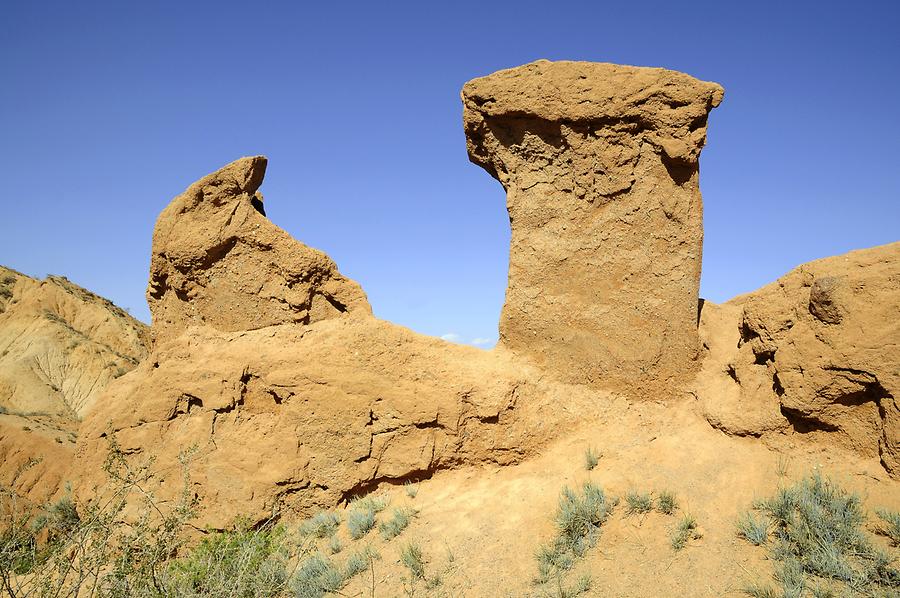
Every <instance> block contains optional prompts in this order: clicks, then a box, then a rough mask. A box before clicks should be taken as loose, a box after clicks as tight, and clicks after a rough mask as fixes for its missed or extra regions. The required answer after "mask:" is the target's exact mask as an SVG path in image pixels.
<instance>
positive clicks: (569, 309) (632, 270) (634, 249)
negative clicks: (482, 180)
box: [462, 60, 723, 398]
mask: <svg viewBox="0 0 900 598" xmlns="http://www.w3.org/2000/svg"><path fill="white" fill-rule="evenodd" d="M722 95H723V91H722V88H721V87H720V86H718V85H716V84H715V83H707V82H704V81H698V80H697V79H694V78H692V77H690V76H688V75H685V74H683V73H678V72H674V71H667V70H664V69H656V68H637V67H629V66H618V65H614V64H599V63H587V62H548V61H546V60H541V61H538V62H535V63H532V64H527V65H525V66H521V67H517V68H514V69H509V70H505V71H500V72H498V73H494V74H493V75H489V76H487V77H483V78H480V79H475V80H473V81H470V82H468V83H467V84H466V85H465V87H464V88H463V91H462V99H463V103H464V106H465V111H464V123H465V130H466V137H467V141H468V149H469V157H470V159H471V160H472V161H473V162H475V163H476V164H478V165H480V166H482V167H483V168H484V169H485V170H487V171H488V172H489V173H490V174H491V175H492V176H494V177H495V178H496V179H497V180H499V181H500V183H501V184H502V185H503V187H504V188H505V189H506V193H507V208H508V210H509V220H510V225H511V227H512V242H511V246H510V256H509V286H508V288H507V292H506V303H505V305H504V306H503V314H502V316H501V322H500V345H501V346H502V347H505V348H507V349H510V350H512V351H513V352H515V353H516V354H518V355H521V356H525V357H527V358H529V359H530V360H531V361H532V362H534V363H535V364H537V365H538V366H539V367H540V368H542V369H546V370H547V371H548V372H549V373H551V374H553V375H555V376H557V377H558V378H559V379H561V380H564V381H566V382H569V383H578V384H591V385H594V386H600V387H604V388H610V389H614V390H620V391H628V392H630V393H631V394H638V395H644V394H647V395H648V396H650V397H653V398H655V397H658V396H660V393H665V394H671V393H672V391H673V389H675V388H677V387H678V386H679V385H681V384H683V383H685V382H687V381H689V380H690V379H691V377H692V375H693V373H694V371H695V359H696V357H697V352H698V348H699V341H698V338H697V300H698V291H699V284H700V261H701V252H702V240H703V221H702V205H701V198H700V189H699V180H698V158H699V156H700V150H701V149H702V148H703V145H704V143H705V141H706V121H707V115H708V114H709V112H710V110H711V109H712V108H713V107H715V106H717V105H718V104H719V102H720V101H721V100H722Z"/></svg>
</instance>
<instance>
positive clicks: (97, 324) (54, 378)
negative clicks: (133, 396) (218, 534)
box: [0, 267, 149, 498]
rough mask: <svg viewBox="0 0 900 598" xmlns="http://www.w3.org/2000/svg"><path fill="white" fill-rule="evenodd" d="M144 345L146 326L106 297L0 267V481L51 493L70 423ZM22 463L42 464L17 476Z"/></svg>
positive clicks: (65, 458) (66, 455)
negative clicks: (32, 460)
mask: <svg viewBox="0 0 900 598" xmlns="http://www.w3.org/2000/svg"><path fill="white" fill-rule="evenodd" d="M148 344H149V334H148V329H147V327H146V326H145V325H144V324H142V323H140V322H138V321H137V320H135V319H134V318H132V317H131V316H129V315H128V314H127V313H125V312H124V311H122V310H121V309H119V308H118V307H116V306H115V305H113V304H112V303H111V302H109V301H107V300H106V299H103V298H101V297H98V296H97V295H94V294H93V293H91V292H89V291H86V290H85V289H83V288H81V287H79V286H77V285H75V284H72V283H71V282H69V281H68V280H66V279H65V278H62V277H59V276H48V277H47V278H46V279H45V280H43V281H41V280H35V279H33V278H30V277H28V276H25V275H24V274H21V273H19V272H16V271H14V270H10V269H9V268H4V267H0V483H4V484H9V483H11V482H12V480H13V478H16V481H17V484H16V488H17V489H18V490H23V491H24V494H27V495H30V496H33V497H35V498H38V497H43V496H45V495H49V494H52V493H53V492H54V491H55V490H56V488H57V486H58V485H59V483H60V482H61V481H62V480H63V478H64V477H65V475H66V473H67V472H66V470H67V467H68V464H69V461H70V460H71V454H72V451H73V449H74V443H75V434H76V431H77V427H78V421H79V420H80V419H81V418H82V417H83V416H84V415H85V413H87V411H88V410H90V409H91V408H92V407H93V406H94V405H95V403H96V402H97V399H98V397H99V396H100V394H101V392H102V391H103V389H104V388H105V387H106V385H107V384H109V383H110V382H111V381H112V380H115V379H117V378H119V377H120V376H122V375H123V374H125V373H127V372H129V371H130V370H132V369H133V368H134V367H135V365H137V363H138V362H139V361H140V360H141V359H143V357H144V356H145V355H146V354H147V345H148ZM30 459H34V460H37V459H42V460H43V461H42V462H41V463H40V464H38V465H36V466H34V467H31V468H29V470H28V471H27V472H26V471H21V472H20V471H19V470H20V469H21V468H22V467H23V466H24V465H25V464H26V463H28V462H29V460H30ZM17 474H18V476H17Z"/></svg>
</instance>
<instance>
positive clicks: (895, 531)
mask: <svg viewBox="0 0 900 598" xmlns="http://www.w3.org/2000/svg"><path fill="white" fill-rule="evenodd" d="M875 513H876V514H877V515H878V517H880V518H881V520H882V521H883V522H884V523H883V524H882V525H880V526H878V528H877V531H878V533H879V534H881V535H883V536H887V537H888V538H889V539H890V540H891V544H892V545H894V546H900V513H898V512H896V511H885V510H883V509H878V510H877V511H875Z"/></svg>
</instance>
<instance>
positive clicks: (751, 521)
mask: <svg viewBox="0 0 900 598" xmlns="http://www.w3.org/2000/svg"><path fill="white" fill-rule="evenodd" d="M737 532H738V536H740V537H741V538H743V539H745V540H747V541H748V542H750V543H751V544H753V545H754V546H762V545H763V544H765V543H766V541H767V540H768V539H769V522H768V520H766V519H765V518H758V517H756V516H754V515H753V513H749V512H748V513H744V514H743V515H741V517H740V518H739V519H738V521H737Z"/></svg>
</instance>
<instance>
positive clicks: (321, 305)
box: [147, 156, 371, 338]
mask: <svg viewBox="0 0 900 598" xmlns="http://www.w3.org/2000/svg"><path fill="white" fill-rule="evenodd" d="M265 171H266V158H264V157H263V156H256V157H252V158H241V159H240V160H236V161H235V162H232V163H231V164H229V165H228V166H226V167H224V168H222V169H220V170H218V171H216V172H214V173H212V174H210V175H209V176H206V177H204V178H202V179H200V180H199V181H197V182H196V183H194V184H193V185H191V186H190V187H189V188H188V189H187V190H186V191H185V192H184V193H183V194H181V195H179V196H178V197H176V198H175V199H174V200H173V201H172V202H171V203H170V204H169V205H168V207H166V209H165V210H163V212H162V214H160V216H159V219H158V220H157V222H156V228H155V229H154V232H153V256H152V259H151V263H150V285H149V287H148V289H147V302H148V303H149V305H150V311H151V313H152V314H153V335H154V338H157V337H159V336H161V335H176V334H178V333H179V332H180V331H181V330H183V329H184V328H185V327H187V326H189V325H191V324H205V325H207V326H212V327H213V328H216V329H218V330H222V331H225V332H233V331H237V330H253V329H256V328H263V327H265V326H271V325H273V324H281V323H285V322H294V323H299V324H310V323H312V322H317V321H319V320H323V319H327V318H331V317H336V316H339V315H342V314H345V313H348V314H349V313H361V314H369V313H371V308H370V307H369V302H368V300H367V299H366V296H365V294H364V293H363V291H362V289H361V288H360V287H359V285H358V284H356V283H355V282H353V281H351V280H348V279H346V278H344V277H343V276H341V275H340V273H339V272H338V271H337V266H335V264H334V262H333V261H331V259H330V258H329V257H328V256H326V255H325V254H324V253H322V252H321V251H317V250H315V249H312V248H310V247H307V246H306V245H303V244H302V243H300V242H299V241H296V240H294V239H293V238H291V236H290V235H288V234H287V233H286V232H284V231H283V230H281V229H280V228H278V227H277V226H275V225H274V224H272V222H271V221H269V219H268V218H266V217H265V212H264V209H263V198H262V195H261V194H259V193H258V192H257V190H258V189H259V185H260V184H261V183H262V180H263V176H264V175H265Z"/></svg>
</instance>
